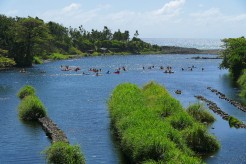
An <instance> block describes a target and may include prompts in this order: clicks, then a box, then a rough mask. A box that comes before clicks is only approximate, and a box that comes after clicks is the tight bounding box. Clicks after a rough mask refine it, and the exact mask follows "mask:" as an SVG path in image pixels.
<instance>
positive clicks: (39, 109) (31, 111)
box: [18, 95, 47, 121]
mask: <svg viewBox="0 0 246 164" xmlns="http://www.w3.org/2000/svg"><path fill="white" fill-rule="evenodd" d="M18 109H19V117H20V119H21V120H24V121H33V120H37V119H38V118H41V117H44V116H46V115H47V113H46V109H45V107H44V105H43V103H42V102H41V101H40V99H39V98H38V97H37V96H35V95H29V96H26V97H25V98H24V99H23V100H22V101H21V102H20V105H19V107H18Z"/></svg>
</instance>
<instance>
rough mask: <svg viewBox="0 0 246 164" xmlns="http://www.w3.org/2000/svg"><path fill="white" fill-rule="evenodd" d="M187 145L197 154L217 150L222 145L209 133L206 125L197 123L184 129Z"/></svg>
mask: <svg viewBox="0 0 246 164" xmlns="http://www.w3.org/2000/svg"><path fill="white" fill-rule="evenodd" d="M183 136H184V138H185V140H186V142H187V145H188V146H189V147H190V148H191V149H192V150H193V151H195V152H196V153H197V154H207V153H211V152H216V151H217V150H218V149H219V148H220V145H219V143H218V141H217V140H216V138H215V137H214V136H212V135H211V134H209V133H208V131H207V129H206V127H204V125H199V124H195V125H194V126H193V127H191V128H189V129H186V130H185V131H183Z"/></svg>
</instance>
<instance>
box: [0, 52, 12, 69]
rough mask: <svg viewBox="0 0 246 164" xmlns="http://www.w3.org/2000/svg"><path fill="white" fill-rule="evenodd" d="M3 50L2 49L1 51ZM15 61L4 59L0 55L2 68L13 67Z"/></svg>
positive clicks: (0, 66)
mask: <svg viewBox="0 0 246 164" xmlns="http://www.w3.org/2000/svg"><path fill="white" fill-rule="evenodd" d="M0 50H1V49H0ZM15 64H16V63H15V61H14V60H13V59H10V58H7V57H3V56H1V54H0V68H7V67H13V66H14V65H15Z"/></svg>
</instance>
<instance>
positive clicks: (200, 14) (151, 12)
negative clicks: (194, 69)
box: [0, 0, 246, 39]
mask: <svg viewBox="0 0 246 164" xmlns="http://www.w3.org/2000/svg"><path fill="white" fill-rule="evenodd" d="M0 13H1V14H5V15H7V16H13V17H15V16H20V17H26V16H32V17H36V16H37V17H39V18H41V19H43V20H44V21H46V22H48V21H55V22H58V23H60V24H62V25H64V26H66V27H69V26H72V27H74V28H75V27H78V26H79V25H83V27H84V28H85V29H86V30H89V31H90V30H91V29H98V30H102V29H103V27H104V26H107V27H109V28H110V29H111V30H112V31H116V30H118V29H121V30H122V31H124V30H129V31H130V33H131V34H132V35H133V34H134V32H135V31H136V30H138V31H139V34H140V36H139V37H141V38H219V39H222V38H228V37H241V36H246V0H153V1H150V0H100V1H99V0H73V1H71V0H42V1H40V0H0Z"/></svg>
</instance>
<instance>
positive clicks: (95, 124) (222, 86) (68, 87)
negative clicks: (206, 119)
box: [0, 55, 246, 164]
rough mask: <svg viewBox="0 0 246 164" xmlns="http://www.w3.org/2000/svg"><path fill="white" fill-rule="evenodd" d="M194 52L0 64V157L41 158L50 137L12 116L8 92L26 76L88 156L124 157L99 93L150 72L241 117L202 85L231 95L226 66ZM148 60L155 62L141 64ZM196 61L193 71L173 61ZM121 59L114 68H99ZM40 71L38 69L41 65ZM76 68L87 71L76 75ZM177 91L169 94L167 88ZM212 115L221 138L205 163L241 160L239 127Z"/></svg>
mask: <svg viewBox="0 0 246 164" xmlns="http://www.w3.org/2000/svg"><path fill="white" fill-rule="evenodd" d="M192 56H197V55H146V56H141V55H131V56H108V57H105V56H104V57H88V58H82V59H77V60H65V61H57V62H50V63H46V64H43V65H37V66H34V67H33V68H30V69H27V73H19V71H18V70H12V71H6V72H0V111H1V115H0V131H1V135H0V147H1V149H0V163H1V164H2V163H23V164H24V163H25V164H26V163H45V158H44V156H43V155H42V154H41V153H40V152H41V151H42V150H44V149H45V147H47V146H49V145H50V141H49V139H48V138H47V137H46V136H45V133H44V132H43V130H42V129H41V127H40V126H39V125H30V124H23V123H22V122H21V121H20V120H19V119H18V112H17V107H18V104H19V102H20V101H19V100H18V99H17V97H16V93H17V92H18V90H19V89H20V88H21V87H22V86H23V85H26V84H29V85H33V86H34V87H35V88H36V91H37V95H38V96H39V97H40V99H41V100H42V102H43V103H44V105H45V106H46V107H47V109H48V114H49V116H50V117H51V118H52V119H53V120H54V121H55V122H56V123H57V124H58V126H59V127H60V128H61V129H63V130H64V131H65V133H66V134H67V136H68V138H69V141H70V142H71V143H72V144H76V143H77V144H79V145H80V147H81V149H82V150H83V153H84V155H85V158H86V161H87V163H89V164H95V163H106V164H116V163H124V160H123V159H122V157H121V153H120V151H119V149H118V148H117V146H116V145H115V144H114V142H113V138H112V135H111V132H110V118H109V114H108V109H107V100H108V98H109V97H110V94H111V92H112V90H113V89H114V88H115V86H116V85H118V84H120V83H122V82H131V83H136V84H138V85H139V86H143V85H144V84H146V83H147V82H149V81H150V80H154V81H157V82H158V83H160V84H162V85H165V87H166V88H167V89H168V90H169V92H170V93H171V94H172V95H173V96H174V97H176V98H177V99H178V100H180V102H181V103H182V104H183V105H184V106H185V107H187V106H188V105H189V104H190V103H194V102H197V100H196V99H195V98H194V95H203V96H205V97H206V98H207V99H210V100H212V101H214V102H216V103H217V104H218V106H219V107H220V108H221V109H223V110H224V111H225V112H227V113H229V114H230V115H233V116H235V117H237V118H238V119H240V120H242V121H244V122H246V114H245V113H243V112H241V111H239V110H237V109H236V108H234V107H233V106H232V105H230V104H228V103H227V102H226V101H224V100H220V99H219V98H218V97H217V96H216V95H214V94H213V93H212V92H210V91H209V90H207V89H206V88H207V87H208V86H211V87H213V88H216V89H218V90H219V91H221V92H223V93H225V94H226V95H227V96H228V97H230V98H232V99H237V100H239V101H242V100H240V98H239V97H237V92H238V89H236V88H235V87H234V86H233V85H232V84H231V83H230V79H229V78H228V71H227V70H219V69H218V66H219V63H220V62H221V61H220V60H194V59H191V57H192ZM61 65H69V66H80V67H81V69H82V70H80V71H78V72H74V71H70V72H63V71H61V70H60V66H61ZM152 65H154V66H155V68H154V69H151V70H148V69H145V70H143V68H142V67H143V66H144V67H148V66H152ZM168 65H170V66H172V67H173V69H174V71H175V73H174V74H165V73H163V71H161V70H160V69H159V66H168ZM192 65H194V66H196V68H195V69H193V71H188V70H185V71H181V68H188V67H189V66H192ZM121 66H125V67H126V69H127V71H126V72H122V73H121V74H119V75H116V74H113V73H112V74H105V73H106V72H107V71H108V70H109V71H110V72H113V71H114V70H115V69H116V68H118V67H121ZM89 68H98V69H99V68H101V69H102V76H95V75H94V74H93V73H91V72H89V71H88V69H89ZM201 68H204V69H205V70H204V71H202V69H201ZM41 71H45V72H46V73H41ZM82 72H86V73H90V75H83V74H82ZM177 89H181V90H182V94H181V95H176V94H175V93H174V91H175V90H177ZM215 117H216V118H217V121H216V122H215V123H214V124H213V125H212V127H213V128H211V129H210V131H211V133H213V134H214V135H215V136H216V137H217V138H218V139H219V141H220V142H221V149H220V151H219V152H217V153H216V154H215V155H213V156H211V157H209V158H207V159H206V160H205V161H206V162H207V163H246V137H245V136H246V130H245V129H233V128H230V127H229V125H228V123H227V122H226V121H224V120H222V119H221V118H220V117H218V116H217V115H215Z"/></svg>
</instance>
